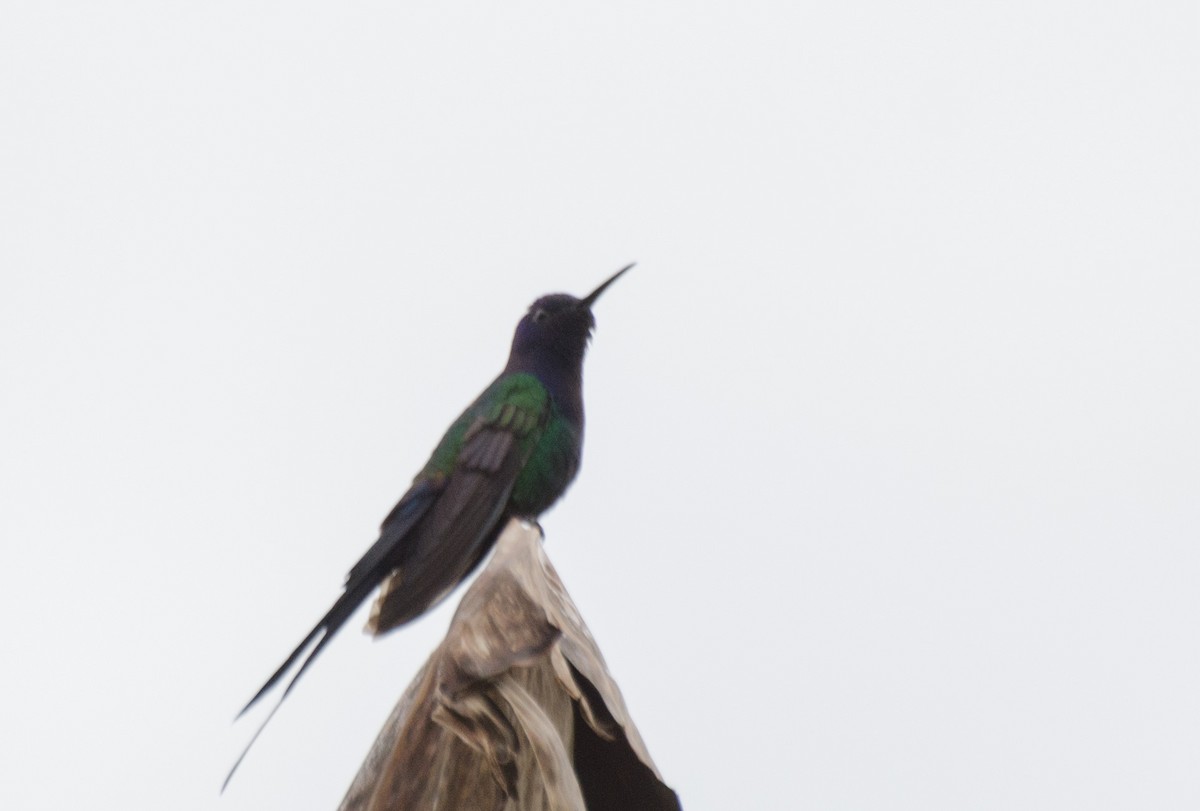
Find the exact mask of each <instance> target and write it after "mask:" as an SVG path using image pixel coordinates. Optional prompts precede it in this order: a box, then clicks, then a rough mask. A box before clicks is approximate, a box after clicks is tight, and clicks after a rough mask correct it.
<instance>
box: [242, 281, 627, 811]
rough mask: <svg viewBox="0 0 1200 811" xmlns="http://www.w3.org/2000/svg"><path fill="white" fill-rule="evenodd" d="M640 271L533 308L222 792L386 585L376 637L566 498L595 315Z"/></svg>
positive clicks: (321, 625) (273, 681)
mask: <svg viewBox="0 0 1200 811" xmlns="http://www.w3.org/2000/svg"><path fill="white" fill-rule="evenodd" d="M632 267H633V265H632V264H630V265H626V266H625V267H623V268H621V269H620V270H618V271H617V272H616V273H614V274H613V275H612V276H610V277H609V278H608V279H606V280H605V281H604V282H603V283H602V284H601V285H600V286H599V287H597V288H596V289H595V290H593V291H592V292H591V293H589V294H587V295H586V296H584V297H583V298H576V297H575V296H572V295H568V294H566V293H553V294H550V295H546V296H542V297H541V298H539V299H538V300H537V301H535V302H533V304H531V305H530V307H529V310H528V311H527V312H526V313H525V315H524V317H522V318H521V320H520V322H519V323H518V324H517V329H516V332H515V333H514V335H513V340H512V348H511V350H510V352H509V356H508V363H507V364H506V365H505V367H504V371H502V372H501V373H500V375H499V376H498V377H497V378H496V379H495V380H493V381H492V383H491V385H489V386H488V387H487V388H486V389H484V390H483V392H482V393H481V394H480V395H479V396H478V397H477V398H475V401H474V402H473V403H471V404H470V405H469V406H467V408H466V410H465V411H463V413H462V414H461V415H460V416H459V418H458V419H456V420H455V421H454V423H453V424H452V425H451V426H450V428H449V429H448V430H447V431H446V433H445V435H444V436H443V437H442V439H441V441H440V442H438V444H437V446H436V447H435V448H434V450H433V453H432V455H431V456H430V457H429V461H428V462H427V463H426V464H425V467H423V468H422V469H421V471H420V472H419V473H418V474H417V475H416V477H415V478H413V482H412V486H411V487H409V489H408V492H406V493H405V494H404V495H403V496H401V498H400V501H399V502H398V503H397V504H396V506H395V507H394V508H392V511H391V512H390V513H388V515H387V517H386V518H384V519H383V524H382V525H381V527H380V530H379V538H378V539H377V540H376V541H375V542H374V543H373V544H372V545H371V547H370V548H369V549H367V551H366V553H365V554H364V555H363V556H362V558H360V559H359V561H358V562H357V563H355V564H354V566H353V567H352V568H351V569H350V572H349V573H348V574H347V575H346V579H345V581H344V583H343V585H342V593H341V595H340V596H339V597H338V598H337V600H335V601H334V603H333V606H332V607H330V609H329V610H328V611H326V612H325V615H324V616H323V617H321V619H320V620H319V621H318V622H317V624H316V625H315V626H314V627H313V629H312V630H311V631H309V632H308V635H307V636H305V637H304V639H302V640H301V641H300V644H299V645H297V646H296V648H295V650H293V651H292V652H291V654H290V655H289V656H288V657H287V659H285V660H284V662H283V664H281V665H280V666H279V668H278V669H277V670H276V671H275V672H274V673H273V674H271V677H270V678H268V679H267V680H266V682H265V683H264V684H263V686H262V687H261V688H260V689H259V691H258V692H257V693H255V694H254V697H253V698H251V699H250V701H249V702H248V703H247V704H246V706H245V707H243V708H242V710H241V712H239V713H238V715H237V717H238V718H241V717H242V715H244V714H245V713H246V711H247V710H249V709H250V708H251V707H253V706H254V705H255V704H256V703H258V701H259V700H260V699H262V698H263V696H265V695H266V694H267V693H268V692H270V691H271V689H272V688H273V687H275V686H276V685H278V684H279V683H280V682H282V681H283V679H284V677H285V676H286V675H287V674H288V673H289V672H290V671H291V669H292V668H293V666H295V665H296V663H297V662H300V666H299V668H298V669H297V670H296V672H295V674H294V675H293V676H292V677H291V680H290V681H288V683H287V686H286V687H285V688H284V690H283V693H282V694H281V695H280V696H279V699H278V701H277V703H276V704H275V707H274V708H273V709H272V710H271V712H270V714H268V715H267V717H266V719H265V720H264V721H263V722H262V724H261V725H260V726H259V728H258V731H256V732H255V733H254V736H253V737H252V738H251V739H250V742H249V743H248V744H247V745H246V748H245V749H244V750H243V751H242V754H241V756H240V757H239V758H238V759H237V762H235V763H234V765H233V768H232V769H230V771H229V775H228V776H227V777H226V778H225V783H224V785H223V786H222V790H224V787H225V786H226V785H228V784H229V780H230V778H232V777H233V774H234V772H235V771H236V770H237V767H238V766H239V765H240V764H241V762H242V759H243V758H244V757H245V756H246V753H247V752H248V751H249V750H250V747H251V746H252V745H253V744H254V741H255V740H257V738H258V736H259V734H260V733H261V732H262V730H263V728H265V727H266V725H267V722H268V721H270V720H271V717H272V716H274V714H275V712H276V710H278V709H279V707H280V705H281V704H282V703H283V700H284V699H285V698H286V697H287V695H288V693H290V692H291V690H292V688H293V687H294V686H295V685H296V681H297V680H298V679H299V678H300V676H301V675H303V673H304V671H305V670H307V669H308V667H309V665H311V664H312V663H313V661H314V660H315V659H316V657H317V655H318V654H319V653H320V652H321V650H322V649H323V648H324V647H325V646H326V645H327V644H328V643H329V641H330V640H331V639H333V636H334V634H336V633H337V632H338V630H339V629H340V628H341V627H342V626H343V625H344V624H345V622H346V620H348V619H349V618H350V616H351V615H352V614H353V613H354V611H355V610H356V609H357V608H358V607H359V606H360V605H361V604H362V603H363V601H364V600H366V598H367V597H368V596H370V594H371V593H372V592H373V591H374V590H375V589H376V588H377V587H379V588H380V593H379V597H378V598H377V600H376V601H375V603H374V605H373V606H372V607H371V613H370V617H369V620H368V623H367V630H368V631H369V632H371V633H373V634H376V635H378V634H382V633H384V632H386V631H390V630H393V629H395V628H399V627H400V626H402V625H405V624H406V623H408V622H411V621H412V620H414V619H416V618H417V617H419V616H421V615H422V614H424V613H425V612H426V611H429V610H430V609H431V608H433V607H434V606H435V605H437V604H438V603H440V602H441V601H442V600H443V599H445V598H446V597H447V596H448V595H449V594H450V592H452V591H453V590H454V589H455V587H457V586H458V584H459V583H461V582H462V581H463V580H464V579H466V577H467V576H468V575H470V574H471V572H472V571H473V570H474V569H475V567H476V566H478V565H479V563H480V561H482V560H483V558H484V556H485V555H486V554H487V553H488V551H489V550H490V549H491V548H492V546H493V545H494V544H495V542H496V538H497V537H498V536H499V534H500V530H501V529H503V527H504V526H505V524H507V523H508V521H509V519H511V518H523V519H527V520H530V521H536V520H537V518H538V516H539V515H541V514H542V513H543V512H545V511H546V510H547V509H549V508H550V506H551V505H552V504H554V503H555V502H556V501H558V499H559V497H560V496H562V494H563V492H564V491H565V490H566V489H567V486H568V485H570V483H571V481H572V480H573V479H574V478H575V474H576V473H578V472H579V463H580V457H581V453H582V450H583V357H584V354H585V353H586V351H587V346H588V342H589V340H590V339H591V335H592V330H593V329H595V326H596V319H595V317H594V316H593V315H592V305H594V304H595V303H596V300H597V299H598V298H600V296H601V294H602V293H604V291H605V290H607V289H608V287H609V285H611V284H612V283H613V282H615V281H616V280H617V279H619V278H620V277H621V276H622V275H623V274H624V273H626V272H627V271H628V270H629V269H630V268H632ZM306 651H307V655H305V653H306ZM301 657H303V661H301ZM235 720H236V719H235Z"/></svg>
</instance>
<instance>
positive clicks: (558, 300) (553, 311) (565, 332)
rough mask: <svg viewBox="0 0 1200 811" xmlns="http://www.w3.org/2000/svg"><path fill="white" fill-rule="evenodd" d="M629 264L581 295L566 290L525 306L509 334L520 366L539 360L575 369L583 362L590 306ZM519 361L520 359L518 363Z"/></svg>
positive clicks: (592, 325)
mask: <svg viewBox="0 0 1200 811" xmlns="http://www.w3.org/2000/svg"><path fill="white" fill-rule="evenodd" d="M631 267H633V265H627V266H626V267H623V268H621V269H620V270H619V271H617V272H616V273H614V274H613V275H612V276H610V277H609V278H608V280H606V281H605V282H604V283H603V284H602V285H600V286H599V287H597V288H596V289H595V290H593V291H592V292H591V293H589V294H588V295H586V296H584V297H583V298H575V296H572V295H569V294H567V293H551V294H550V295H548V296H542V297H541V298H539V299H538V300H537V301H535V302H534V303H533V304H531V305H529V311H528V312H527V313H525V317H524V318H522V319H521V322H520V323H519V324H517V332H516V334H515V335H514V336H513V345H512V355H511V356H510V359H509V366H510V367H511V366H513V363H514V361H515V362H518V363H520V364H521V365H522V366H526V365H532V366H540V365H541V364H542V363H546V362H549V363H566V364H568V365H572V364H573V365H574V366H575V367H576V368H578V367H579V365H581V364H582V363H583V354H584V351H585V350H586V349H587V344H588V339H589V338H591V336H592V330H593V329H595V327H596V317H595V316H593V315H592V305H593V304H594V303H595V302H596V299H598V298H600V294H601V293H603V292H604V290H605V289H606V288H607V287H608V286H609V285H610V284H612V283H613V282H615V281H616V280H617V278H618V277H619V276H620V275H621V274H622V273H624V272H625V271H627V270H629V268H631ZM522 361H524V362H523V363H522Z"/></svg>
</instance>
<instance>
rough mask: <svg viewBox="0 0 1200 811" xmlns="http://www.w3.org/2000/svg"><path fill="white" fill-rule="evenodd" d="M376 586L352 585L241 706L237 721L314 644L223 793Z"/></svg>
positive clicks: (366, 581) (366, 580) (370, 583)
mask: <svg viewBox="0 0 1200 811" xmlns="http://www.w3.org/2000/svg"><path fill="white" fill-rule="evenodd" d="M375 585H376V583H375V581H374V580H373V579H371V578H361V579H360V580H359V581H358V582H357V583H356V584H354V585H352V586H351V587H350V588H348V589H347V590H346V591H345V592H343V593H342V596H341V597H338V599H337V602H335V603H334V604H333V607H332V608H330V609H329V611H327V612H326V613H325V616H324V617H322V618H321V621H320V622H318V623H317V624H316V626H315V627H314V628H313V629H312V630H311V631H309V632H308V636H306V637H304V639H303V641H301V642H300V644H299V645H297V646H296V649H295V650H294V651H292V653H291V655H290V656H288V658H287V659H285V660H284V662H283V664H282V665H280V666H279V669H278V670H276V671H275V672H274V673H272V674H271V678H269V679H267V681H266V682H265V683H264V684H263V686H262V687H260V688H259V690H258V692H257V693H255V694H254V698H252V699H250V701H248V702H247V703H246V706H245V707H242V709H241V712H239V713H238V714H237V717H236V718H234V720H235V721H236V720H237V719H238V718H241V717H242V716H243V715H245V714H246V711H247V710H249V709H250V708H251V707H253V706H254V705H255V704H257V703H258V700H259V699H261V698H262V697H263V696H264V695H266V694H267V693H268V692H270V690H271V688H273V687H275V685H277V684H279V682H280V681H281V680H282V679H283V677H284V676H285V675H287V672H288V671H289V670H291V668H292V665H294V664H295V663H296V661H297V660H298V659H299V658H300V657H301V656H302V655H304V652H305V651H307V650H308V649H309V646H310V645H312V650H311V651H310V652H309V654H308V656H305V658H304V661H303V663H301V665H300V668H299V669H298V670H297V671H296V674H295V675H294V676H292V678H291V680H290V681H289V682H288V683H287V686H286V687H285V688H283V692H282V693H281V694H280V696H279V700H278V701H276V702H275V706H274V707H272V708H271V711H270V712H269V713H267V717H266V718H264V719H263V721H262V723H261V724H259V725H258V729H257V730H255V732H254V735H253V736H251V738H250V742H249V743H247V744H246V747H245V748H244V749H243V750H242V753H241V754H240V755H238V759H237V760H236V761H234V763H233V766H232V768H230V769H229V774H227V775H225V781H224V782H223V783H221V791H222V792H224V791H225V787H226V786H228V785H229V781H230V780H231V779H233V775H234V772H236V771H237V769H238V766H240V765H242V760H243V759H245V757H246V753H247V752H249V751H250V747H251V746H253V745H254V742H255V741H256V740H258V736H259V735H261V734H262V731H263V730H264V729H265V728H266V726H267V724H268V723H269V722H270V720H271V719H272V718H274V717H275V713H276V712H277V711H278V710H279V707H280V706H281V705H282V704H283V700H284V699H285V698H287V696H288V693H290V692H291V691H292V688H293V687H295V686H296V681H297V680H298V679H299V678H300V676H301V675H303V673H304V671H305V670H307V669H308V666H309V665H311V664H312V663H313V660H314V659H316V658H317V654H319V653H320V652H321V649H322V648H324V647H325V645H326V644H328V643H329V641H330V640H331V639H333V635H334V634H336V633H337V632H338V630H339V629H340V628H341V627H342V626H343V625H345V624H346V620H348V619H350V615H352V614H353V613H354V611H355V609H357V608H358V606H359V605H360V604H361V603H362V601H363V600H365V599H366V598H367V596H368V595H369V594H370V593H371V591H372V590H373V589H374V588H375ZM314 639H315V640H316V645H313V644H312V643H313V640H314Z"/></svg>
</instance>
